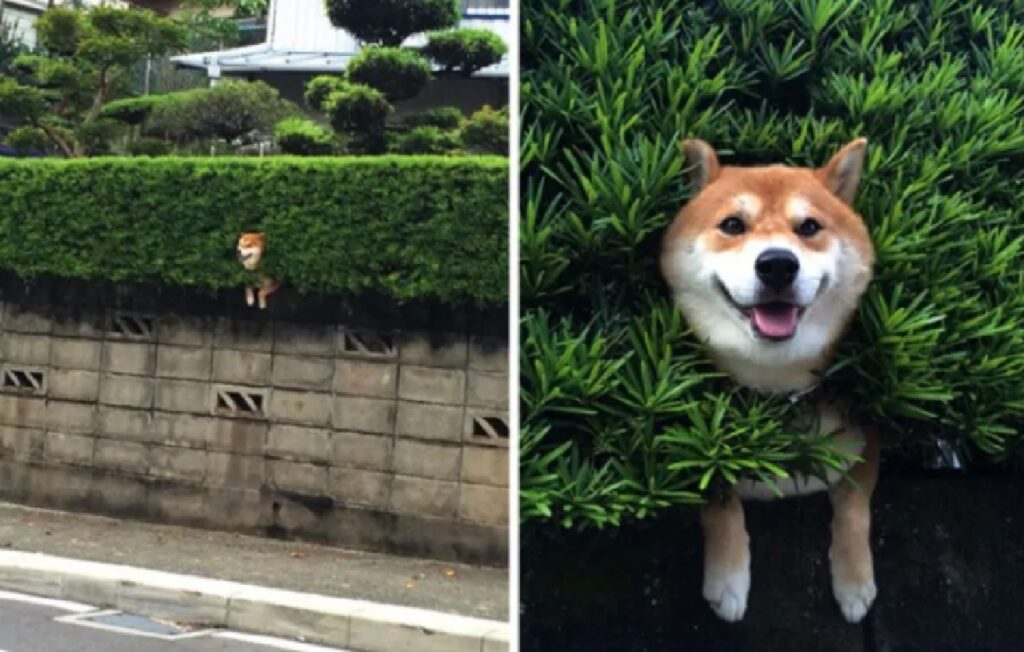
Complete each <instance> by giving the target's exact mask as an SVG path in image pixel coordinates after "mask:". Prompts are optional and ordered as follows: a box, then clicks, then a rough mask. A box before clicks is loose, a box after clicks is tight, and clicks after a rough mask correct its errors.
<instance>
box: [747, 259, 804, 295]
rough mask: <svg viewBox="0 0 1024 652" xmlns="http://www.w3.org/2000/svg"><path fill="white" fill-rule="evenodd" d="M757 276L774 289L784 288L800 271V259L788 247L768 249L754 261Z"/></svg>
mask: <svg viewBox="0 0 1024 652" xmlns="http://www.w3.org/2000/svg"><path fill="white" fill-rule="evenodd" d="M754 270H755V271H756V272H757V278H759V279H761V282H762V283H764V284H765V285H767V286H768V287H770V288H771V289H773V290H782V289H784V288H786V287H787V286H789V285H790V284H792V283H793V280H794V279H795V278H796V274H797V272H799V271H800V261H799V260H797V259H796V256H795V255H793V252H792V251H789V250H788V249H766V250H765V251H763V252H762V253H761V255H760V256H758V257H757V261H756V262H755V263H754Z"/></svg>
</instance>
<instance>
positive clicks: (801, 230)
mask: <svg viewBox="0 0 1024 652" xmlns="http://www.w3.org/2000/svg"><path fill="white" fill-rule="evenodd" d="M818 231H821V223H819V222H818V220H816V219H814V218H813V217H808V218H807V219H806V220H804V221H803V222H801V223H800V225H799V226H797V227H796V234H797V235H798V236H800V237H801V238H810V237H812V236H814V235H817V233H818Z"/></svg>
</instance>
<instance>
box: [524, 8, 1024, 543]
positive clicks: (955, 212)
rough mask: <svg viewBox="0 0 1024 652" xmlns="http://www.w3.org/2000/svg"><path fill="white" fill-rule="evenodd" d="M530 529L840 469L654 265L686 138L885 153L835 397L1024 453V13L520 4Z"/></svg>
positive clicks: (756, 148) (874, 158) (770, 157)
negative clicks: (873, 255)
mask: <svg viewBox="0 0 1024 652" xmlns="http://www.w3.org/2000/svg"><path fill="white" fill-rule="evenodd" d="M522 34H523V41H522V49H523V61H524V75H523V112H522V125H523V127H522V129H523V133H524V137H523V143H522V149H521V154H522V157H521V161H522V169H523V181H522V188H523V196H522V197H523V198H522V206H523V213H522V217H521V225H522V226H521V242H520V248H521V252H522V256H521V269H520V289H521V298H522V305H523V309H524V313H525V314H524V317H523V320H522V349H521V350H522V365H521V367H522V369H523V377H522V396H521V404H522V432H521V458H520V459H521V483H522V485H521V486H522V514H523V516H524V517H525V518H527V519H552V520H554V521H556V522H559V523H564V524H567V525H568V524H580V523H597V524H602V523H618V522H620V520H621V519H623V518H625V517H643V516H645V515H647V514H649V513H651V512H652V511H653V510H656V509H659V508H663V507H667V506H670V505H673V504H678V503H683V502H688V501H694V500H697V499H698V498H699V496H700V495H701V494H703V493H704V492H706V491H714V490H716V489H720V488H722V485H723V484H724V485H728V484H729V483H731V482H733V481H734V480H736V479H737V478H739V477H742V476H755V477H757V476H761V477H768V478H771V477H777V476H778V475H779V473H780V471H789V472H792V471H794V470H804V471H809V472H813V473H820V472H821V470H822V469H823V468H824V467H825V466H827V465H828V464H830V463H834V462H836V461H837V460H838V459H839V455H838V453H837V451H835V450H834V449H833V447H832V445H831V444H830V442H829V441H828V440H827V439H826V438H823V437H815V436H807V435H806V434H805V435H804V436H800V435H796V434H793V433H791V432H790V431H789V428H788V427H787V424H788V423H792V419H793V417H794V416H795V415H796V414H797V413H798V412H799V411H802V410H803V409H804V407H803V404H802V403H797V404H796V405H793V406H791V405H790V404H789V402H788V401H787V400H786V399H784V398H772V397H764V396H754V395H751V394H750V393H749V392H746V391H742V390H739V389H737V388H735V387H734V385H733V384H732V383H731V382H730V381H729V380H728V379H723V378H720V377H718V376H716V375H715V374H714V367H713V365H712V364H711V363H710V362H709V361H708V359H707V357H706V355H705V352H704V351H703V349H702V348H701V347H700V346H699V345H698V344H697V343H696V342H695V341H694V340H693V339H692V338H691V337H690V336H689V335H688V334H687V332H686V328H685V326H684V323H683V321H682V319H681V318H680V317H679V315H678V311H677V310H676V309H675V308H674V307H673V306H672V304H671V301H670V298H669V296H668V292H667V290H666V287H665V284H664V283H663V281H662V280H661V277H660V274H659V272H658V269H657V251H658V246H659V242H660V238H661V234H662V232H663V230H664V227H665V226H666V225H667V224H668V222H669V220H670V219H671V218H672V217H673V216H674V214H675V213H676V212H677V211H678V210H679V207H680V206H681V205H682V204H683V203H684V201H685V200H686V199H687V198H688V197H689V195H690V192H691V191H690V190H689V188H688V187H687V185H686V182H685V179H684V176H685V175H684V174H683V172H684V162H683V160H682V157H681V154H680V151H679V143H680V141H681V140H682V139H683V138H685V137H699V138H703V139H705V140H707V141H708V142H710V143H712V144H714V145H716V146H718V147H719V148H720V151H724V152H725V154H724V155H723V162H725V163H727V164H729V163H733V164H763V163H769V162H771V163H780V162H785V163H790V164H797V165H821V164H823V163H824V162H825V161H827V160H828V157H829V156H830V155H831V154H832V153H834V151H835V150H836V149H837V148H838V147H839V146H840V145H842V144H843V143H845V142H847V141H849V140H850V139H852V138H854V137H857V136H866V137H868V138H869V140H870V145H869V152H868V164H867V169H866V172H865V179H864V182H863V183H862V188H861V191H860V193H859V195H858V199H857V202H856V208H857V210H858V211H859V212H860V213H861V214H862V215H863V216H864V218H865V220H866V222H867V223H868V225H869V227H870V229H871V231H872V235H873V238H874V241H875V245H876V249H877V259H878V261H877V265H876V279H875V281H874V282H873V283H872V285H871V286H870V288H869V291H868V293H867V295H866V296H865V298H864V300H863V302H862V304H861V307H860V309H859V313H858V316H857V318H856V320H855V323H854V325H853V327H852V330H851V332H850V333H849V335H848V336H847V337H846V339H845V340H844V344H843V346H842V347H841V349H840V351H839V356H838V358H837V366H836V367H835V368H834V369H832V370H831V371H832V373H831V375H830V376H828V377H827V379H826V385H827V387H829V388H831V389H833V390H835V391H837V392H838V393H840V394H842V395H844V396H847V397H849V398H850V399H851V402H852V405H853V406H854V407H855V415H854V416H856V417H857V418H859V419H861V420H864V421H865V422H868V423H870V424H874V425H875V426H878V427H879V428H880V430H881V432H883V433H884V434H885V435H887V436H888V437H890V438H894V439H897V440H901V441H906V439H904V438H913V439H915V440H917V441H921V438H931V437H936V436H948V437H951V438H953V439H954V441H955V443H956V444H957V445H958V446H960V447H961V450H965V451H967V452H971V451H973V452H974V453H975V454H977V453H979V451H980V452H983V453H985V454H991V455H995V456H997V457H1002V456H1006V455H1010V454H1012V453H1013V452H1014V451H1015V450H1019V449H1020V448H1021V445H1022V443H1024V437H1021V428H1022V425H1024V389H1022V388H1024V384H1022V383H1021V378H1022V374H1024V330H1022V329H1021V324H1022V323H1024V274H1022V269H1024V267H1022V263H1021V260H1022V254H1021V252H1022V248H1024V239H1022V236H1024V230H1022V229H1024V219H1022V213H1021V206H1024V186H1022V185H1020V184H1019V183H1018V182H1017V176H1018V175H1017V172H1018V171H1019V170H1021V169H1022V166H1024V98H1022V92H1024V81H1022V80H1024V58H1021V57H1020V56H1019V49H1020V45H1021V42H1022V38H1024V10H1022V8H1021V5H1020V4H1019V3H1015V2H1009V1H1000V2H993V3H975V2H962V3H958V2H952V1H950V0H940V1H938V2H928V3H924V2H905V3H894V2H890V1H884V2H863V3H845V2H841V1H839V0H821V1H818V2H803V1H799V2H775V3H768V2H765V3H745V2H738V1H731V0H730V1H729V2H711V1H710V0H708V1H702V2H686V3H683V2H674V1H672V2H662V3H621V2H613V1H612V0H584V1H582V2H578V3H571V4H568V3H561V4H558V5H557V6H556V5H553V4H552V3H549V2H542V1H541V0H527V1H526V2H524V3H523V26H522Z"/></svg>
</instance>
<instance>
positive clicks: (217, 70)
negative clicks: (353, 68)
mask: <svg viewBox="0 0 1024 652" xmlns="http://www.w3.org/2000/svg"><path fill="white" fill-rule="evenodd" d="M471 6H472V3H471ZM267 25H268V26H267V41H266V42H265V43H260V44H259V45H250V46H246V47H240V48H233V49H230V50H221V51H219V52H198V53H194V54H185V55H180V56H177V57H173V58H172V60H173V61H174V62H175V63H177V64H178V65H181V66H186V67H192V68H202V69H205V70H207V72H208V73H209V75H210V76H211V77H219V76H220V74H222V73H241V72H263V71H268V72H269V71H275V72H301V73H331V72H340V71H342V70H344V69H345V67H346V66H347V65H348V62H349V60H351V59H352V57H354V56H355V55H356V53H358V52H359V49H360V45H359V42H358V41H356V39H355V38H354V37H353V36H352V35H351V34H350V33H348V32H346V31H345V30H342V29H338V28H336V27H335V26H334V25H332V24H331V22H330V19H329V18H328V17H327V10H326V7H325V5H324V2H323V0H271V2H270V9H269V12H268V16H267ZM460 27H476V28H484V29H490V30H491V31H494V32H495V33H497V34H498V35H499V36H501V37H502V39H503V40H504V41H505V42H506V43H511V41H512V38H513V33H512V29H513V28H512V23H511V20H510V17H509V11H508V9H483V8H482V9H470V10H468V11H467V12H466V13H465V14H464V16H463V19H462V22H461V23H460ZM425 43H426V37H425V36H424V35H422V34H419V35H416V36H413V37H410V38H409V39H408V40H407V41H406V42H405V45H408V46H413V47H415V46H420V45H424V44H425ZM508 75H509V62H508V57H506V58H505V59H504V60H502V61H501V63H498V64H495V65H493V66H490V67H489V68H485V69H484V70H481V71H480V72H478V73H476V76H478V77H508Z"/></svg>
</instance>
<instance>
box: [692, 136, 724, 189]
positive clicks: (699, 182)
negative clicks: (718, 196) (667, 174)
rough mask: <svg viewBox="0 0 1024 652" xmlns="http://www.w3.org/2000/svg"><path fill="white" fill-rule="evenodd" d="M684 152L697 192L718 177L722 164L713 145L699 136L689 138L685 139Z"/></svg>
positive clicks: (693, 185)
mask: <svg viewBox="0 0 1024 652" xmlns="http://www.w3.org/2000/svg"><path fill="white" fill-rule="evenodd" d="M683 154H684V155H685V156H686V164H687V165H689V166H690V185H691V186H692V187H693V190H694V192H695V193H697V192H700V191H701V190H703V189H704V188H705V187H706V186H707V185H708V184H709V183H711V182H712V181H714V180H715V179H717V178H718V173H719V172H721V170H722V166H721V165H719V164H718V154H715V150H714V148H713V147H711V145H708V144H707V143H706V142H704V141H703V140H700V139H697V138H688V139H686V140H684V141H683Z"/></svg>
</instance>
